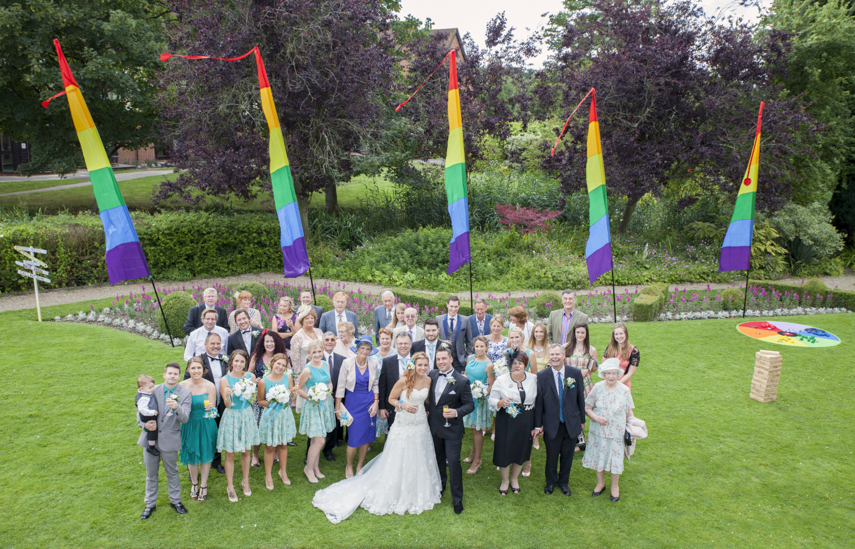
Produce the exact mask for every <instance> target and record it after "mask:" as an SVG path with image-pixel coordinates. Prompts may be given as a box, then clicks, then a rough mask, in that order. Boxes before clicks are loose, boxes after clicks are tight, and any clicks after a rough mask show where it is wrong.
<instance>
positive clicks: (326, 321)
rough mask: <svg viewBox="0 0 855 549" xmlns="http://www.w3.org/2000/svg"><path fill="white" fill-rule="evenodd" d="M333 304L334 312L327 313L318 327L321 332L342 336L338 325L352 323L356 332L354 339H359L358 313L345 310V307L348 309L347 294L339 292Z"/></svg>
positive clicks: (334, 297)
mask: <svg viewBox="0 0 855 549" xmlns="http://www.w3.org/2000/svg"><path fill="white" fill-rule="evenodd" d="M332 302H333V307H335V308H334V309H333V310H332V311H327V312H325V313H324V314H323V315H322V316H321V325H320V326H318V328H320V330H321V332H323V333H327V332H332V333H334V334H335V335H336V336H339V335H341V334H339V333H338V325H339V324H341V323H342V322H350V323H351V324H353V327H354V329H355V330H356V331H355V333H354V334H353V337H359V324H358V323H357V322H356V313H354V312H353V311H348V310H345V307H347V294H346V293H344V292H337V293H336V294H335V295H334V296H333V298H332Z"/></svg>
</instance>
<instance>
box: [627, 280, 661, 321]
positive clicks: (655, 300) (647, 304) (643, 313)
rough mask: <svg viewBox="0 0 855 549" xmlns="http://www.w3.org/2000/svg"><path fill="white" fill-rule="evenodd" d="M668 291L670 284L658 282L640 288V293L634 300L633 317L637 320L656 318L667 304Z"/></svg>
mask: <svg viewBox="0 0 855 549" xmlns="http://www.w3.org/2000/svg"><path fill="white" fill-rule="evenodd" d="M667 293H668V284H665V283H664V282H657V283H656V284H651V285H650V286H645V287H644V288H642V289H641V290H639V292H638V295H637V296H635V299H633V300H632V304H631V306H632V319H633V320H634V321H636V322H650V321H653V320H656V318H657V317H658V316H659V313H660V312H662V307H664V306H665V294H667Z"/></svg>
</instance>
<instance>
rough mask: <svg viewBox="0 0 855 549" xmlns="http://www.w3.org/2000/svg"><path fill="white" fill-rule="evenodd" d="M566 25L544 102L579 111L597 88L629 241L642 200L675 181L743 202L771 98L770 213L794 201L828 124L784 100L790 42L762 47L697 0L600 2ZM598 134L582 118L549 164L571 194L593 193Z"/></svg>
mask: <svg viewBox="0 0 855 549" xmlns="http://www.w3.org/2000/svg"><path fill="white" fill-rule="evenodd" d="M555 20H560V21H561V22H562V23H563V26H562V27H561V28H559V29H557V30H556V29H553V32H552V33H551V37H552V38H551V43H552V44H553V45H555V44H559V45H560V49H559V51H557V52H555V54H556V55H555V58H554V60H553V61H551V62H550V63H548V65H547V70H545V71H543V73H542V74H541V83H540V85H539V87H538V95H539V97H540V98H541V99H542V100H543V101H544V102H547V103H549V104H552V105H556V103H557V107H558V110H559V111H560V112H562V113H567V112H568V110H569V109H572V108H573V106H574V105H575V104H576V103H578V101H579V100H580V99H581V98H582V97H583V96H584V95H585V93H586V92H587V91H588V90H589V89H590V88H592V87H595V88H596V90H597V115H598V118H599V123H600V133H601V139H602V147H603V157H604V160H605V169H606V185H607V188H608V192H609V194H612V195H616V196H623V197H626V198H627V202H626V206H625V209H624V211H623V215H622V216H621V219H620V224H619V227H618V232H624V231H626V229H627V226H628V224H629V221H630V219H631V216H632V213H633V210H634V209H635V206H636V204H637V203H638V201H639V199H641V197H642V196H644V195H645V194H647V193H653V194H654V195H659V193H660V192H661V191H662V189H663V188H664V187H665V185H667V184H668V183H669V182H671V181H680V180H683V181H685V180H686V179H689V178H691V179H692V180H693V182H694V183H696V184H698V185H700V186H701V187H707V188H713V187H718V188H720V189H723V190H725V191H726V192H728V193H730V194H732V195H733V196H734V198H735V196H736V191H737V189H738V185H737V183H738V182H739V181H740V180H741V179H742V175H743V172H744V170H745V166H746V165H747V164H748V156H749V153H750V151H751V143H752V140H753V138H754V131H755V123H756V120H757V110H758V108H759V105H760V101H761V100H764V101H766V108H765V110H764V118H763V141H762V145H761V146H762V149H761V153H760V175H759V178H760V181H761V182H762V187H761V192H758V207H760V208H761V209H764V208H765V209H777V208H779V207H780V206H782V205H783V204H784V203H786V202H787V200H789V199H790V197H792V195H793V193H794V186H795V185H796V183H797V181H798V179H799V177H798V176H799V170H800V168H802V167H803V164H804V162H801V164H800V159H802V160H803V159H805V158H810V157H811V154H812V149H811V144H812V136H815V134H816V132H817V131H818V127H817V125H818V124H817V122H816V121H815V120H814V119H813V118H812V117H811V116H810V115H808V114H806V112H805V111H804V109H803V108H802V105H801V104H799V103H798V101H797V100H796V99H789V100H782V99H778V98H779V97H781V90H780V89H779V88H778V87H777V85H776V81H778V80H779V78H780V76H781V73H782V72H783V71H784V70H785V67H786V53H787V47H786V40H787V37H786V35H784V34H782V33H775V32H771V33H769V34H767V35H766V36H763V37H762V38H760V39H757V40H755V39H754V37H753V36H752V33H751V29H750V28H749V27H747V26H745V25H743V24H742V23H734V24H728V25H723V24H721V23H720V22H717V21H713V20H710V19H707V18H705V17H704V15H703V13H702V12H701V11H700V9H699V8H698V7H697V6H696V5H694V4H692V3H691V2H688V1H681V2H676V3H669V4H662V3H650V2H645V1H642V0H628V1H624V0H594V1H593V2H591V3H590V5H589V7H588V8H586V9H585V10H582V11H578V12H577V13H575V14H573V15H572V16H568V15H567V14H564V16H563V17H562V18H560V19H554V21H555ZM581 110H582V111H583V112H585V113H587V108H583V109H581ZM587 130H588V120H587V117H586V116H584V115H582V116H579V115H578V114H577V116H576V117H575V120H574V121H573V123H571V126H570V127H568V130H567V134H566V135H565V137H564V140H565V141H564V146H563V148H560V149H559V150H557V151H556V154H555V156H554V157H547V158H546V160H545V161H544V167H545V168H547V169H548V170H551V171H552V172H553V173H556V174H557V175H558V176H559V177H560V178H561V183H562V188H563V190H564V192H565V193H567V194H570V193H573V192H576V191H577V190H579V189H582V188H585V169H584V166H585V143H586V134H587ZM556 131H557V130H556ZM547 150H548V149H547Z"/></svg>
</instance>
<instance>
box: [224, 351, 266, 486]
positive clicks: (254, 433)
mask: <svg viewBox="0 0 855 549" xmlns="http://www.w3.org/2000/svg"><path fill="white" fill-rule="evenodd" d="M248 363H249V355H247V354H246V351H244V350H242V349H238V350H236V351H232V354H231V356H230V357H229V373H228V374H226V375H225V376H223V378H222V379H220V393H221V394H222V396H223V402H224V403H225V405H226V410H225V411H224V412H223V417H222V419H220V432H219V434H218V436H217V450H219V451H220V452H225V455H224V456H223V466H224V467H225V468H226V484H227V490H228V494H229V501H231V502H236V501H237V500H238V497H237V493H235V486H234V474H235V454H236V453H240V469H241V473H243V481H242V482H241V488H243V494H244V495H245V496H251V495H252V490H250V488H249V468H250V464H249V462H250V456H251V454H252V452H251V450H252V446H253V445H254V444H258V443H259V440H260V438H261V437H260V436H259V435H258V425H257V424H256V422H255V417H254V416H253V415H252V406H251V405H250V402H249V401H248V400H247V399H245V398H243V397H242V396H239V395H235V394H234V387H235V384H236V383H237V382H238V381H241V380H244V379H245V380H249V381H251V382H252V383H255V375H253V374H251V373H249V372H247V371H246V368H247V364H248Z"/></svg>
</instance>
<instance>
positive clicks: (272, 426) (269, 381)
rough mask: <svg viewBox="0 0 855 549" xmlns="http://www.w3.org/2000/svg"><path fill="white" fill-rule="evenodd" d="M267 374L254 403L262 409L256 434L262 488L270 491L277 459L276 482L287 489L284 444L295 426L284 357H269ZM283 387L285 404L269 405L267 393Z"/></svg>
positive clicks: (295, 433)
mask: <svg viewBox="0 0 855 549" xmlns="http://www.w3.org/2000/svg"><path fill="white" fill-rule="evenodd" d="M271 362H272V363H273V365H272V367H271V369H270V372H269V373H268V374H267V375H265V376H264V379H262V380H261V381H260V382H259V384H258V403H259V404H260V405H261V406H262V408H264V414H263V415H262V416H261V424H260V427H259V432H260V435H261V443H262V444H264V472H265V480H264V482H265V486H266V487H267V489H268V490H273V463H274V461H275V457H276V456H277V455H278V457H279V478H280V479H282V483H283V484H286V485H289V486H290V484H291V481H290V480H288V472H287V470H286V468H287V465H288V443H289V442H291V439H293V438H294V437H295V436H297V424H296V423H294V414H293V413H292V412H291V398H290V395H291V389H292V388H293V383H292V382H291V376H290V375H289V374H288V371H287V370H288V355H286V354H285V353H278V354H275V355H273V357H272V359H271ZM280 386H281V387H283V388H284V389H285V390H286V392H285V395H287V398H286V400H285V402H279V401H272V402H271V401H270V398H269V397H270V392H271V391H272V390H273V389H274V388H275V387H280Z"/></svg>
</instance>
